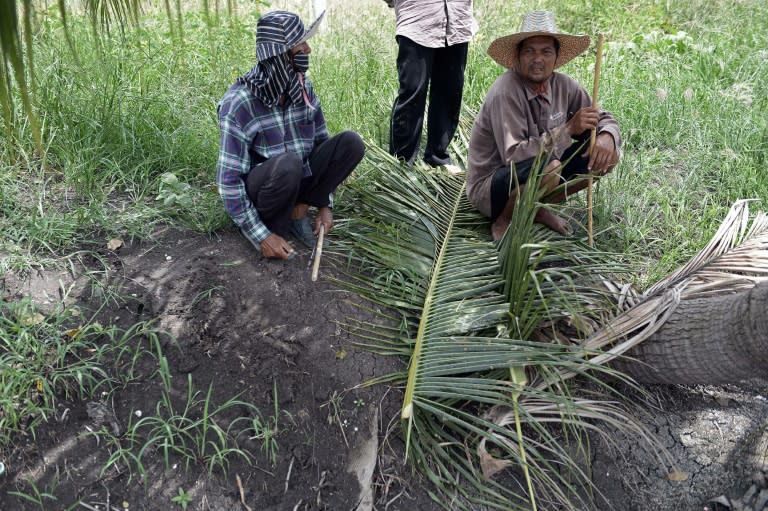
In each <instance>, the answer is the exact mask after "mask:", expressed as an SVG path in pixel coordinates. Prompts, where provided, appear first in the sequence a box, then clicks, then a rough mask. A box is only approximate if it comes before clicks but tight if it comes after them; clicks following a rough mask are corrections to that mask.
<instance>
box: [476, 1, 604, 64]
mask: <svg viewBox="0 0 768 511" xmlns="http://www.w3.org/2000/svg"><path fill="white" fill-rule="evenodd" d="M540 35H545V36H551V37H554V38H555V39H557V40H558V42H559V43H560V51H559V52H558V54H557V60H556V61H555V69H556V68H558V67H560V66H562V65H563V64H565V63H566V62H568V61H570V60H571V59H573V58H574V57H577V56H579V55H581V54H582V53H584V51H585V50H586V49H587V48H588V47H589V36H587V35H571V34H563V33H561V32H559V31H558V30H557V25H556V24H555V15H554V14H553V13H552V12H550V11H533V12H529V13H528V14H526V15H525V17H524V18H523V23H522V24H521V25H520V32H517V33H515V34H511V35H506V36H503V37H499V38H498V39H496V40H495V41H493V42H492V43H491V45H490V46H489V47H488V55H490V56H491V58H493V60H495V61H496V62H498V63H499V64H501V65H502V66H504V67H506V68H513V67H515V65H516V64H517V48H518V45H519V44H520V42H521V41H523V40H525V39H528V38H529V37H535V36H540Z"/></svg>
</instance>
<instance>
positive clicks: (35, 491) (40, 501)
mask: <svg viewBox="0 0 768 511" xmlns="http://www.w3.org/2000/svg"><path fill="white" fill-rule="evenodd" d="M25 483H26V485H27V486H28V487H29V490H30V491H29V492H23V491H9V492H8V494H9V495H15V496H17V497H19V498H21V499H23V500H26V501H27V502H31V503H32V504H35V505H36V506H37V507H38V508H40V509H43V510H45V509H48V508H49V507H48V506H47V504H46V502H47V501H55V500H58V499H57V498H56V496H55V495H53V493H52V489H50V488H45V489H43V490H42V491H41V490H40V489H39V488H38V487H37V485H36V484H35V483H34V482H32V481H25Z"/></svg>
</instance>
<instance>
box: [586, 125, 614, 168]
mask: <svg viewBox="0 0 768 511" xmlns="http://www.w3.org/2000/svg"><path fill="white" fill-rule="evenodd" d="M587 153H589V150H587ZM587 153H585V154H584V156H587V155H588V156H589V163H587V169H589V172H590V173H591V174H594V175H596V176H604V175H605V174H607V173H608V172H610V171H611V170H613V167H614V166H616V164H617V163H618V162H619V152H618V151H617V150H616V142H615V141H614V140H613V136H612V135H611V134H610V133H600V134H599V135H598V136H597V138H596V139H595V146H594V147H593V148H592V152H591V153H589V154H587Z"/></svg>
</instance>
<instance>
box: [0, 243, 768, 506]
mask: <svg viewBox="0 0 768 511" xmlns="http://www.w3.org/2000/svg"><path fill="white" fill-rule="evenodd" d="M125 241H126V243H125V244H124V246H123V247H121V248H120V249H119V250H117V251H110V250H108V249H107V248H106V240H105V242H104V247H103V248H101V247H99V248H95V249H92V250H93V254H92V255H89V256H87V257H85V258H83V259H82V265H80V266H76V272H75V274H74V275H73V274H72V272H71V268H70V269H69V270H59V269H53V268H51V269H43V270H40V271H37V272H30V273H27V274H23V275H17V274H14V273H8V274H6V275H4V276H3V280H2V286H3V288H2V292H3V296H5V297H6V298H7V299H10V300H19V299H21V298H23V297H32V299H33V300H34V301H35V303H36V304H37V305H38V307H39V308H40V309H41V310H43V312H45V310H46V309H48V310H52V308H53V307H54V306H55V305H56V304H57V303H59V302H61V301H62V300H64V301H66V302H67V304H68V306H78V307H81V308H82V309H83V310H84V311H94V312H97V314H98V318H99V321H100V322H101V324H103V325H117V326H119V327H121V328H123V329H128V328H130V326H131V325H133V324H135V323H137V322H139V321H147V320H152V319H154V320H155V321H156V326H157V327H159V328H161V329H163V330H164V331H167V332H169V334H170V335H166V336H162V349H163V353H164V355H165V356H166V357H167V359H168V362H169V368H170V370H171V373H172V375H173V389H174V399H175V400H176V401H177V402H178V403H179V405H181V404H182V403H183V402H184V398H185V397H186V395H185V393H186V389H187V387H186V386H187V380H188V378H189V377H191V379H192V382H193V385H194V388H195V389H197V390H200V391H202V392H203V393H205V392H206V391H207V389H208V388H209V386H211V387H212V389H213V390H212V400H213V401H214V402H216V403H223V402H225V401H226V400H228V399H230V398H232V397H234V396H235V395H239V398H240V399H242V400H244V401H248V402H251V403H253V404H255V405H256V406H257V407H258V409H259V410H260V411H261V413H262V415H263V417H264V418H269V417H271V416H273V415H274V410H275V395H277V409H278V414H277V416H278V424H279V429H278V433H277V437H276V440H277V444H278V446H279V449H278V450H277V454H276V457H275V458H274V463H273V462H272V460H271V459H270V457H269V455H268V451H267V450H265V449H264V448H263V444H262V443H261V442H260V441H259V440H257V439H249V438H248V435H247V434H243V435H240V436H238V437H237V439H236V441H237V445H238V446H239V447H240V448H242V449H247V450H248V451H249V452H250V453H251V454H252V455H253V457H254V464H253V465H248V464H246V463H244V462H243V460H241V459H240V458H237V457H235V458H232V459H231V461H230V464H229V470H228V472H227V473H226V474H223V473H221V471H219V470H214V471H213V472H212V473H210V474H209V473H208V470H207V469H206V467H205V465H204V464H203V463H194V462H193V463H191V464H189V466H187V467H185V466H184V464H183V462H181V461H179V460H174V459H171V463H170V467H169V468H168V469H166V468H165V466H164V465H165V464H164V462H163V458H162V455H161V453H160V452H152V453H149V454H148V455H147V457H146V458H145V461H144V463H145V466H146V468H147V473H148V477H147V485H146V486H144V485H142V483H141V481H140V480H139V478H138V477H136V474H134V477H132V478H131V477H129V475H130V474H129V473H128V472H127V471H126V470H124V469H122V470H118V469H117V468H110V469H109V470H107V471H104V472H102V468H103V467H104V466H105V464H106V462H107V460H108V458H109V456H110V453H111V452H113V451H112V450H111V449H112V447H110V446H109V445H106V444H105V443H104V442H97V441H96V438H95V437H94V436H93V435H90V434H88V428H90V429H91V430H92V429H94V428H96V429H98V428H99V427H110V428H111V427H115V428H117V429H119V430H121V431H125V428H126V425H127V424H129V421H130V420H135V417H136V411H137V410H141V411H142V413H143V414H151V413H153V412H154V410H155V407H156V404H157V402H158V400H159V399H160V395H161V388H162V387H161V384H160V381H159V379H158V377H157V375H156V373H155V369H156V367H157V361H156V360H155V359H153V358H152V357H151V356H149V355H148V356H147V357H144V358H142V359H141V361H140V363H139V365H138V367H137V370H136V374H137V375H138V376H140V377H138V378H137V379H136V380H135V381H133V382H131V383H130V384H129V385H127V386H124V387H121V388H117V389H116V390H115V391H114V392H113V393H112V394H111V395H109V396H104V399H99V397H98V396H97V397H95V398H94V399H93V400H92V401H91V402H92V403H94V402H95V403H98V404H100V405H102V406H103V407H104V409H105V410H107V415H108V417H107V419H105V420H104V421H103V422H102V423H101V424H98V421H96V420H95V419H94V416H93V413H91V414H89V405H88V403H87V402H66V401H62V402H60V403H59V405H58V408H57V411H56V414H55V417H50V418H49V420H48V422H47V424H46V425H45V427H43V428H42V429H41V430H40V431H38V434H37V436H36V437H34V438H33V437H31V436H27V437H24V438H21V439H20V440H19V442H18V444H17V445H15V446H14V447H13V448H12V449H11V450H10V451H6V452H0V461H2V462H3V463H4V465H5V467H6V470H5V473H4V474H3V475H0V509H2V510H27V509H40V506H38V505H36V504H33V503H31V502H29V501H26V500H24V499H21V498H19V497H17V496H14V495H11V494H9V493H8V492H9V491H23V492H26V493H29V492H30V491H31V486H30V481H31V482H34V484H35V485H36V487H37V488H38V489H40V490H41V491H42V490H45V491H47V492H49V493H51V494H52V495H54V496H55V497H56V500H50V499H49V500H46V501H45V506H44V507H43V509H54V510H55V509H99V510H107V509H119V510H122V509H131V510H167V509H181V506H180V505H179V504H177V503H175V502H173V501H172V500H171V499H172V498H173V497H176V496H177V495H178V490H179V488H182V489H183V490H184V491H185V492H188V493H189V494H190V497H191V500H190V502H189V504H188V506H187V509H194V510H209V509H212V510H239V509H243V510H245V509H246V507H245V505H247V506H249V507H250V508H251V509H252V510H260V511H267V510H270V511H272V510H274V511H283V510H286V511H291V510H321V509H322V510H354V509H356V508H358V505H360V504H361V500H362V506H366V505H367V506H368V507H360V509H377V510H390V511H397V510H404V511H405V510H429V509H438V507H437V506H436V505H435V504H434V503H432V501H431V500H430V499H429V498H428V496H427V494H426V491H425V488H426V483H424V482H423V481H421V480H420V479H419V477H418V476H417V475H414V474H413V473H412V471H411V469H410V467H409V466H407V465H404V464H403V462H402V460H403V443H402V439H401V437H400V435H399V431H398V428H397V425H398V424H397V423H398V417H399V405H400V401H401V398H402V393H401V390H400V389H397V388H391V387H388V386H386V385H375V386H371V387H359V385H360V384H361V383H362V382H365V381H366V380H369V379H371V378H373V377H376V376H382V375H385V374H388V373H390V372H392V371H395V370H398V369H402V368H403V365H404V363H405V361H403V360H397V359H395V358H393V357H383V356H378V355H375V354H373V353H370V352H368V351H365V350H362V349H360V348H358V347H357V346H355V344H354V343H355V341H356V340H357V339H355V338H354V337H352V335H351V334H350V333H348V332H347V330H345V328H343V326H342V325H343V324H344V323H345V322H346V320H347V319H348V318H349V317H357V318H358V319H364V320H366V319H367V320H370V321H376V320H377V319H376V318H375V317H374V316H373V315H371V317H369V318H366V317H365V316H366V314H368V313H366V312H365V310H364V309H361V308H359V307H356V306H355V305H354V303H355V302H356V301H358V299H357V297H355V296H354V295H352V294H351V293H349V292H347V291H343V290H340V289H339V288H338V287H336V286H335V285H333V284H332V283H331V282H329V281H328V280H327V278H326V277H328V276H330V275H338V274H339V272H338V271H337V269H335V268H333V266H332V265H331V259H330V258H327V259H326V258H324V261H323V263H324V264H323V266H322V268H321V278H320V279H319V281H318V282H312V281H311V280H310V270H309V267H308V261H309V251H308V250H304V251H300V253H299V256H298V257H297V258H295V259H294V260H292V261H287V262H277V261H268V260H266V259H264V258H262V257H261V256H260V255H258V254H257V253H256V252H255V251H254V250H253V248H252V247H251V246H250V245H249V244H248V242H247V241H246V240H245V239H244V238H243V237H242V236H240V235H239V234H238V233H236V232H235V231H231V230H228V231H224V232H220V233H218V234H217V235H215V236H212V237H209V236H204V235H200V234H196V233H192V232H188V231H183V230H175V229H168V230H164V231H160V232H157V233H156V234H155V236H153V237H152V239H150V240H145V241H142V242H138V241H129V240H125ZM331 243H333V241H331ZM94 254H95V255H98V256H99V257H98V258H97V257H94ZM89 272H90V273H89ZM97 288H98V290H100V292H98V293H97V292H95V291H96V290H97ZM62 289H68V290H70V292H69V293H68V294H62V292H61V290H62ZM105 290H106V291H108V292H107V293H106V294H105V293H104V292H103V291H105ZM142 342H145V341H142ZM145 343H146V345H145V346H144V349H145V350H146V351H147V353H148V354H149V353H152V350H153V349H154V348H153V346H152V345H151V343H148V342H145ZM652 390H653V393H654V395H656V396H657V397H658V401H657V403H656V405H657V409H655V410H654V411H653V412H652V413H651V414H650V415H649V416H648V418H647V420H646V423H647V424H648V425H649V426H650V427H651V429H652V430H653V431H654V432H655V433H656V434H658V435H659V437H660V438H661V439H662V441H663V442H664V443H665V444H666V446H667V447H668V448H669V450H670V452H671V453H672V455H673V456H674V458H675V460H676V463H677V464H678V468H679V469H680V470H681V471H684V472H686V473H687V474H688V475H689V477H688V478H687V479H686V480H685V481H679V482H673V481H669V480H668V479H667V478H666V474H665V473H664V471H663V470H661V469H660V467H659V466H658V464H657V463H656V462H655V460H653V459H649V458H648V456H647V453H645V452H644V451H643V450H641V449H639V448H637V446H636V445H635V443H634V442H635V441H634V440H626V439H618V440H617V442H618V443H617V444H616V445H614V446H611V445H608V444H607V443H605V442H601V441H598V440H597V439H596V440H595V442H594V443H593V445H592V446H591V453H590V454H591V457H592V460H591V470H592V473H593V475H594V477H595V480H596V483H597V486H598V488H599V489H600V491H601V492H602V493H603V495H604V498H600V497H596V500H595V509H621V510H633V509H637V510H640V509H654V510H675V511H683V510H703V509H706V508H709V509H715V507H714V504H713V503H711V502H709V501H710V500H711V499H712V498H715V497H718V496H720V495H726V496H730V497H732V498H736V497H738V498H743V497H745V492H748V491H751V494H750V495H746V497H748V498H746V499H743V500H745V501H749V502H748V503H747V504H746V506H752V507H742V508H738V507H735V506H736V504H738V502H732V503H731V504H732V506H733V507H732V509H763V507H757V506H758V505H762V506H765V502H764V501H763V502H762V504H760V500H759V499H760V495H762V494H761V490H763V489H764V488H765V487H766V484H765V477H764V475H763V474H764V472H763V471H764V470H765V469H766V457H765V456H766V448H767V447H768V435H766V431H765V429H766V424H767V420H766V418H767V417H768V401H766V398H765V396H766V395H768V392H767V391H768V387H767V386H766V385H765V383H764V382H752V383H750V384H749V385H745V386H742V387H716V388H715V387H713V388H703V387H702V388H687V387H660V388H658V389H652ZM90 406H91V411H92V410H93V406H95V405H93V404H91V405H90ZM229 413H230V415H232V416H233V417H228V418H227V417H225V419H223V420H226V419H234V418H236V417H234V416H235V415H237V413H238V410H237V409H233V410H231V411H230V412H229ZM110 418H111V421H110ZM113 422H114V423H115V425H114V426H113V425H112V423H113ZM372 440H374V442H373V443H371V441H372ZM372 446H373V449H374V451H373V452H375V454H376V456H375V459H376V465H375V467H373V465H371V464H370V463H366V462H365V461H366V460H368V461H370V459H371V457H370V452H371V448H372ZM366 468H367V469H369V470H370V469H373V473H372V474H370V473H366V472H365V469H366ZM237 476H239V478H240V480H241V483H242V497H241V491H240V489H239V487H238V484H237V482H236V477H237ZM361 479H362V480H363V484H362V487H361V484H360V480H361ZM365 487H370V488H371V490H372V492H371V495H370V496H367V495H366V493H365V491H364V490H365ZM751 487H752V488H751ZM750 488H751V490H750ZM765 495H767V496H768V492H766V493H765ZM765 501H768V497H767V498H766V499H765ZM125 504H127V506H128V507H125ZM244 504H245V505H244ZM721 509H728V508H725V507H723V508H721Z"/></svg>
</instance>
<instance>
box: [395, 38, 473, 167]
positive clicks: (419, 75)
mask: <svg viewBox="0 0 768 511" xmlns="http://www.w3.org/2000/svg"><path fill="white" fill-rule="evenodd" d="M397 43H398V45H399V51H398V54H397V76H398V80H399V81H400V90H399V91H398V93H397V99H395V104H394V105H393V106H392V120H391V123H390V126H389V152H390V154H392V155H394V156H396V157H398V158H401V159H403V160H405V161H406V162H407V163H409V164H411V163H413V162H414V161H415V160H416V157H417V156H418V154H419V142H420V139H421V129H422V126H423V124H424V108H425V106H426V102H427V89H429V112H428V114H427V146H426V148H425V149H424V161H425V162H427V163H428V164H429V165H432V166H433V167H436V166H438V165H444V164H447V163H451V158H450V156H448V144H450V142H451V139H452V138H453V135H454V134H455V133H456V127H457V126H458V125H459V113H460V112H461V95H462V92H463V90H464V67H465V66H466V63H467V48H468V47H469V43H461V44H456V45H453V46H446V47H442V48H427V47H424V46H421V45H419V44H416V43H414V42H413V41H411V40H410V39H408V38H407V37H403V36H397Z"/></svg>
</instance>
